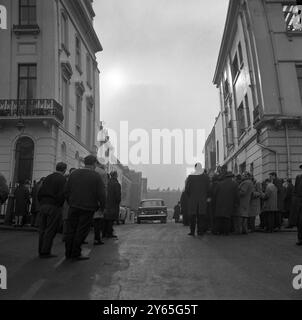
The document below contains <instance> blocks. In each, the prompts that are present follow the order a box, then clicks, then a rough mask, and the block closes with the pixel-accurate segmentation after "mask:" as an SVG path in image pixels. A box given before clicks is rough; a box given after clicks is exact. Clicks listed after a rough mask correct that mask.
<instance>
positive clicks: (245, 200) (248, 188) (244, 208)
mask: <svg viewBox="0 0 302 320" xmlns="http://www.w3.org/2000/svg"><path fill="white" fill-rule="evenodd" d="M253 189H254V185H253V182H252V179H251V175H250V174H249V173H248V172H245V173H244V174H243V175H242V182H241V183H240V185H239V197H240V204H239V208H238V210H237V212H236V214H235V215H234V217H233V222H234V231H235V234H248V218H249V211H250V201H251V197H252V193H253Z"/></svg>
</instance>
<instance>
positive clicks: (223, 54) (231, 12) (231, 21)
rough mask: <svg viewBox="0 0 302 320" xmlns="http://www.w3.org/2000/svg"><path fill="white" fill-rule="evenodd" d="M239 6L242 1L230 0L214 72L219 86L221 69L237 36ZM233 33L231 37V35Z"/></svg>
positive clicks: (215, 80)
mask: <svg viewBox="0 0 302 320" xmlns="http://www.w3.org/2000/svg"><path fill="white" fill-rule="evenodd" d="M239 7H240V1H238V0H230V2H229V7H228V13H227V17H226V22H225V26H224V32H223V37H222V42H221V46H220V50H219V55H218V60H217V65H216V70H215V74H214V79H213V83H214V84H215V85H216V86H217V87H218V86H219V81H220V76H221V71H222V68H223V66H224V65H225V61H226V58H227V54H228V52H229V48H230V46H231V44H232V40H233V38H234V36H235V32H234V27H235V26H236V24H237V19H235V18H236V17H237V16H238V13H239ZM229 35H231V38H230V37H229Z"/></svg>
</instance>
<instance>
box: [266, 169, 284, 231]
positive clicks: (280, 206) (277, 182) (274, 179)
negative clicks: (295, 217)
mask: <svg viewBox="0 0 302 320" xmlns="http://www.w3.org/2000/svg"><path fill="white" fill-rule="evenodd" d="M269 176H270V180H271V181H272V182H273V184H274V185H275V186H276V188H277V190H278V194H277V202H278V208H277V210H276V212H275V219H274V221H275V222H274V224H275V225H274V227H275V228H277V229H279V230H280V229H281V226H282V213H283V211H284V200H285V196H286V190H285V188H284V187H283V180H282V179H279V178H278V177H277V174H276V172H272V173H270V175H269Z"/></svg>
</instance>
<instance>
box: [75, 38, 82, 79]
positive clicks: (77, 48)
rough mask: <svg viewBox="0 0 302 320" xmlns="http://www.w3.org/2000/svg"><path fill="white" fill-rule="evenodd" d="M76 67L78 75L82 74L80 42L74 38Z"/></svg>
mask: <svg viewBox="0 0 302 320" xmlns="http://www.w3.org/2000/svg"><path fill="white" fill-rule="evenodd" d="M76 67H77V69H78V71H80V73H81V72H82V71H81V69H82V59H81V41H80V39H79V38H78V37H76Z"/></svg>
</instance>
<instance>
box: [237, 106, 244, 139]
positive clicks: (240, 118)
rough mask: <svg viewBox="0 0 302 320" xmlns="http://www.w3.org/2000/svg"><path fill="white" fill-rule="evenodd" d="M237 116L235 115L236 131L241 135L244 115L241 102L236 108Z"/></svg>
mask: <svg viewBox="0 0 302 320" xmlns="http://www.w3.org/2000/svg"><path fill="white" fill-rule="evenodd" d="M237 116H238V117H237V121H238V133H239V136H241V135H242V134H244V132H245V117H244V108H243V103H241V104H240V106H239V107H238V109H237Z"/></svg>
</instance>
